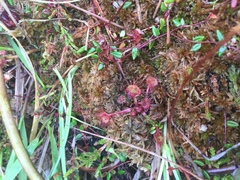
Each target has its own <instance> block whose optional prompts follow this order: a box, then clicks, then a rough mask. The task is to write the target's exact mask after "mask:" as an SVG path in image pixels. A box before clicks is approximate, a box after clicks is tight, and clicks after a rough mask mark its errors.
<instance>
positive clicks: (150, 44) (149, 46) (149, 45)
mask: <svg viewBox="0 0 240 180" xmlns="http://www.w3.org/2000/svg"><path fill="white" fill-rule="evenodd" d="M154 44H155V41H151V42H150V43H149V44H148V49H149V50H151V49H152V47H153V45H154Z"/></svg>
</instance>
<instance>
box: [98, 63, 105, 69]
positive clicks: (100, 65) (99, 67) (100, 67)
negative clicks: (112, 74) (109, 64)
mask: <svg viewBox="0 0 240 180" xmlns="http://www.w3.org/2000/svg"><path fill="white" fill-rule="evenodd" d="M103 68H104V64H103V63H100V64H99V65H98V71H101V70H102V69H103Z"/></svg>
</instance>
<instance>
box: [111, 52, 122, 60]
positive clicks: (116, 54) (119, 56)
mask: <svg viewBox="0 0 240 180" xmlns="http://www.w3.org/2000/svg"><path fill="white" fill-rule="evenodd" d="M111 55H113V56H114V57H115V58H118V59H120V58H122V53H121V52H119V51H113V52H111Z"/></svg>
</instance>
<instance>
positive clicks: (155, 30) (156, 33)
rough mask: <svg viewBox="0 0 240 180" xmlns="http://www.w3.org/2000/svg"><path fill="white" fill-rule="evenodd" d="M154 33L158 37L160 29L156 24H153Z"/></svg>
mask: <svg viewBox="0 0 240 180" xmlns="http://www.w3.org/2000/svg"><path fill="white" fill-rule="evenodd" d="M152 33H153V35H154V36H155V37H156V36H159V34H160V31H159V29H158V28H156V27H155V26H152Z"/></svg>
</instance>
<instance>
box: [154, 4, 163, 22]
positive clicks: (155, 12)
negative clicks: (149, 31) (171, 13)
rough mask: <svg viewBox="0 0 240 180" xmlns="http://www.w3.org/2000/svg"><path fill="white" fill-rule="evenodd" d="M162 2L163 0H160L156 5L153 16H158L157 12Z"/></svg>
mask: <svg viewBox="0 0 240 180" xmlns="http://www.w3.org/2000/svg"><path fill="white" fill-rule="evenodd" d="M161 3H162V0H159V1H158V4H157V7H156V9H155V11H154V13H153V18H155V17H156V15H157V12H158V9H159V7H160V5H161Z"/></svg>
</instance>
